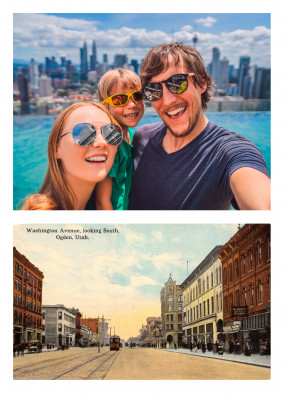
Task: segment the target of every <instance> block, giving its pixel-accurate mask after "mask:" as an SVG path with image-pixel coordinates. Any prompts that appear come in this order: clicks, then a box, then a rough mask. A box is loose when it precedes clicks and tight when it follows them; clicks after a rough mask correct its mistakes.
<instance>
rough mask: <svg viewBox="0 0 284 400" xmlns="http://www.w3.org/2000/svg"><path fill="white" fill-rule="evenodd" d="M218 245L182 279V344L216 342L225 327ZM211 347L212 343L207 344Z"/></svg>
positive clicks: (219, 247)
mask: <svg viewBox="0 0 284 400" xmlns="http://www.w3.org/2000/svg"><path fill="white" fill-rule="evenodd" d="M221 247H222V246H216V247H215V248H214V249H213V250H212V251H211V252H210V253H209V254H208V255H207V256H206V257H205V259H204V260H203V261H202V262H201V263H200V264H199V265H198V266H197V267H196V268H195V269H194V271H193V272H192V273H191V274H190V275H189V276H188V277H187V278H186V280H185V281H184V282H183V283H182V285H181V286H182V288H183V344H184V345H185V346H186V347H188V346H190V344H193V345H197V344H202V343H205V344H207V346H208V344H209V343H210V344H213V343H214V342H216V340H217V339H218V334H219V333H220V332H221V331H222V328H223V294H222V266H221V261H220V259H219V255H218V251H219V250H220V249H221ZM208 347H209V346H208Z"/></svg>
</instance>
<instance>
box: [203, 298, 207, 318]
mask: <svg viewBox="0 0 284 400" xmlns="http://www.w3.org/2000/svg"><path fill="white" fill-rule="evenodd" d="M203 315H204V317H205V315H206V302H205V301H203Z"/></svg>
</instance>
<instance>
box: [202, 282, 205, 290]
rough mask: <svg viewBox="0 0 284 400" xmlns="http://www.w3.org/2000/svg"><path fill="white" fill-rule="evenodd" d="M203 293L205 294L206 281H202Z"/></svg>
mask: <svg viewBox="0 0 284 400" xmlns="http://www.w3.org/2000/svg"><path fill="white" fill-rule="evenodd" d="M202 292H203V293H205V280H204V279H203V280H202Z"/></svg>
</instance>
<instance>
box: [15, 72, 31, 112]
mask: <svg viewBox="0 0 284 400" xmlns="http://www.w3.org/2000/svg"><path fill="white" fill-rule="evenodd" d="M17 80H18V86H19V91H20V100H21V114H29V112H30V104H29V101H30V96H29V83H28V76H27V75H26V74H24V72H23V71H20V72H18V75H17Z"/></svg>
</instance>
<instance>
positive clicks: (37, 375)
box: [14, 348, 270, 380]
mask: <svg viewBox="0 0 284 400" xmlns="http://www.w3.org/2000/svg"><path fill="white" fill-rule="evenodd" d="M14 379H35V380H36V379H45V380H46V379H48V380H51V379H61V380H62V379H73V380H76V379H77V380H78V379H80V380H81V379H88V380H90V379H91V380H94V379H107V380H113V379H120V380H129V379H130V380H138V379H139V380H144V379H145V380H146V379H147V380H153V379H155V380H156V379H159V380H161V379H187V380H191V379H194V380H196V379H226V380H227V379H244V380H252V379H253V380H259V379H270V369H269V368H264V367H259V366H253V365H246V364H241V363H236V362H230V361H223V360H216V359H210V358H204V357H197V356H191V355H188V354H182V353H175V352H168V351H161V350H158V349H151V348H149V349H147V348H132V349H130V348H123V349H122V350H119V351H118V352H110V351H109V350H108V348H104V349H102V351H101V352H100V353H97V349H94V348H87V349H80V348H70V349H69V350H67V351H66V350H65V351H56V352H47V353H40V354H29V355H25V357H17V358H14Z"/></svg>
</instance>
